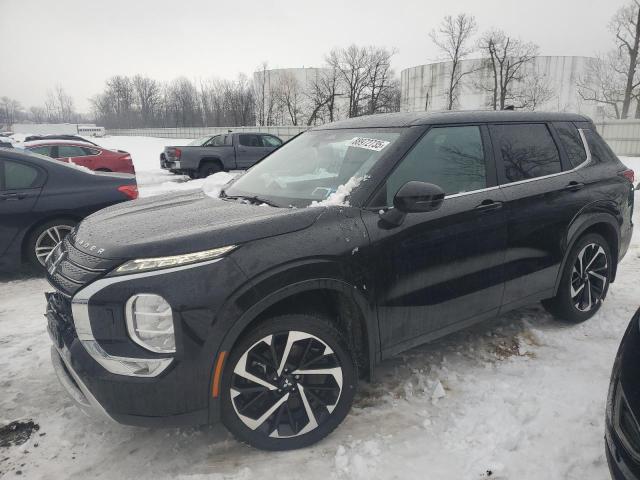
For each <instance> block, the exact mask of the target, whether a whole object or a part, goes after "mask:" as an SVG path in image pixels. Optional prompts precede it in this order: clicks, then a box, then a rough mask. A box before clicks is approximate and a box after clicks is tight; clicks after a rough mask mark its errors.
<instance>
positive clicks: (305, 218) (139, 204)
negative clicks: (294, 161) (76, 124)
mask: <svg viewBox="0 0 640 480" xmlns="http://www.w3.org/2000/svg"><path fill="white" fill-rule="evenodd" d="M323 210H324V209H322V208H304V209H291V208H274V207H270V206H266V205H250V204H246V203H243V202H239V201H236V200H222V199H216V198H211V197H209V196H207V195H206V194H204V193H202V192H200V191H198V192H195V193H183V194H170V195H162V196H158V197H151V198H145V199H139V200H135V201H131V202H124V203H121V204H118V205H114V206H112V207H109V208H106V209H104V210H100V211H99V212H97V213H94V214H93V215H91V216H89V217H87V218H86V219H85V220H83V221H82V223H80V225H79V226H78V228H77V230H76V231H75V232H74V234H73V235H72V238H71V241H72V242H73V243H74V245H75V246H76V248H78V249H80V250H82V251H84V252H85V253H87V254H90V255H99V256H100V257H103V258H110V259H118V260H123V259H131V258H145V257H147V258H148V257H157V256H166V255H178V254H182V253H191V252H198V251H201V250H207V249H211V248H216V247H222V246H226V245H237V244H241V243H245V242H249V241H252V240H257V239H260V238H266V237H271V236H274V235H282V234H284V233H289V232H293V231H297V230H302V229H304V228H307V227H309V226H310V225H312V224H313V223H314V222H315V220H316V219H317V218H318V217H319V216H320V214H321V213H322V211H323Z"/></svg>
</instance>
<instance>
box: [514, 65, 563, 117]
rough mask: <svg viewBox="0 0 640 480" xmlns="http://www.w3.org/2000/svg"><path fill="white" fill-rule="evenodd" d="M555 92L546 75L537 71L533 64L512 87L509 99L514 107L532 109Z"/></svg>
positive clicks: (547, 99)
mask: <svg viewBox="0 0 640 480" xmlns="http://www.w3.org/2000/svg"><path fill="white" fill-rule="evenodd" d="M555 94H556V92H555V90H554V89H553V87H552V86H551V83H550V82H549V79H548V78H547V76H546V75H544V74H542V73H540V72H538V71H537V70H536V68H535V65H531V68H530V69H529V71H528V72H527V74H526V75H525V78H524V80H522V81H521V82H520V84H519V85H518V86H517V88H514V89H513V93H512V95H511V99H512V100H513V102H514V107H515V108H520V109H523V110H531V111H534V110H537V109H538V108H539V107H540V106H541V105H543V104H545V103H547V102H549V101H550V100H552V99H553V97H554V96H555Z"/></svg>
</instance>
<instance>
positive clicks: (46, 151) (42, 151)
mask: <svg viewBox="0 0 640 480" xmlns="http://www.w3.org/2000/svg"><path fill="white" fill-rule="evenodd" d="M28 150H29V151H30V152H33V153H37V154H39V155H44V156H45V157H50V156H51V147H50V146H48V145H42V146H41V147H33V148H29V149H28Z"/></svg>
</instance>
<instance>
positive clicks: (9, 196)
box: [0, 193, 26, 200]
mask: <svg viewBox="0 0 640 480" xmlns="http://www.w3.org/2000/svg"><path fill="white" fill-rule="evenodd" d="M25 197H26V195H25V194H24V193H1V194H0V200H22V199H23V198H25Z"/></svg>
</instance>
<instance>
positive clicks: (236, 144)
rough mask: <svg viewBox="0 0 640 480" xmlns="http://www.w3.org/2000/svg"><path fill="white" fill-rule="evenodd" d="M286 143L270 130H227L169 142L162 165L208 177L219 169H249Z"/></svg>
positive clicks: (176, 170) (176, 171)
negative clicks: (183, 141) (185, 141)
mask: <svg viewBox="0 0 640 480" xmlns="http://www.w3.org/2000/svg"><path fill="white" fill-rule="evenodd" d="M280 145H282V140H280V139H279V138H278V137H276V136H275V135H270V134H267V133H224V134H220V135H213V136H209V137H202V138H198V139H196V140H194V141H193V142H191V143H190V144H188V145H186V146H169V147H165V148H164V152H162V153H161V154H160V166H161V167H162V168H164V169H165V170H169V171H171V172H173V173H180V174H186V175H189V176H190V177H191V178H205V177H208V176H209V175H212V174H214V173H216V172H221V171H229V170H245V169H247V168H249V167H251V166H252V165H253V164H254V163H256V162H258V161H259V160H262V159H263V158H264V157H266V156H267V155H268V154H269V153H271V152H272V151H273V150H275V149H276V148H278V147H279V146H280Z"/></svg>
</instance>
